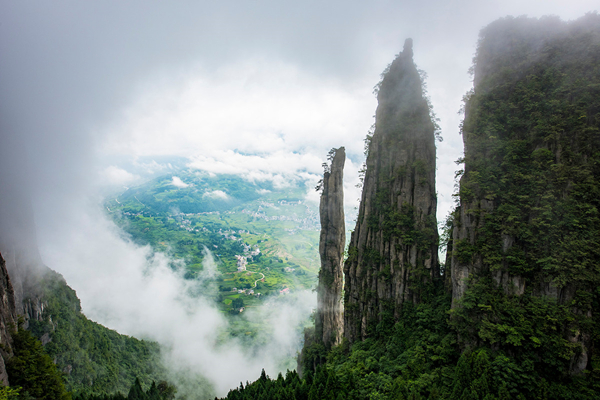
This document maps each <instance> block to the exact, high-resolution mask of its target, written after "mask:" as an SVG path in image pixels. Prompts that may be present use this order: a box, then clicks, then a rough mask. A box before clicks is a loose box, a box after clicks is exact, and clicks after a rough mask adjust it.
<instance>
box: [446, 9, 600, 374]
mask: <svg viewBox="0 0 600 400" xmlns="http://www.w3.org/2000/svg"><path fill="white" fill-rule="evenodd" d="M475 61H476V62H475V77H474V78H475V79H474V82H475V87H474V91H473V92H472V93H470V94H469V98H468V101H467V103H466V107H465V112H466V114H465V121H464V126H463V140H464V144H465V169H464V175H463V177H462V178H461V182H460V207H459V208H458V209H457V211H456V215H455V220H454V229H453V235H452V252H451V257H450V264H451V268H450V270H451V277H452V278H451V281H452V297H453V302H452V306H453V308H454V309H455V310H456V309H459V308H460V309H461V311H460V312H461V313H462V315H463V317H465V321H467V322H469V324H471V326H473V327H475V326H481V327H482V328H481V329H484V328H485V330H486V332H485V333H484V334H482V333H481V332H482V331H479V333H478V334H477V335H475V331H473V332H472V333H473V335H472V340H475V341H479V340H481V338H487V339H492V340H495V341H496V342H499V343H502V342H503V341H504V340H506V334H505V333H504V334H502V333H501V332H500V329H499V328H500V326H501V325H504V326H508V325H510V323H509V322H507V321H508V320H509V319H510V318H509V317H510V314H511V313H514V312H515V310H522V312H523V313H528V312H530V311H531V312H532V315H531V316H529V317H526V318H531V319H534V318H535V315H534V314H533V311H534V308H528V307H532V305H533V304H538V306H536V307H541V306H542V305H543V306H544V307H546V311H544V312H545V313H548V315H549V314H551V313H555V315H553V318H558V319H557V320H556V321H559V322H556V323H555V326H554V327H553V328H552V329H554V330H555V331H557V332H562V336H563V339H564V340H566V342H565V343H567V344H568V345H566V347H565V349H567V348H568V349H567V350H565V351H566V352H567V354H569V357H570V359H571V363H570V372H571V373H579V372H581V371H583V370H584V369H585V368H586V367H587V366H588V360H589V351H590V347H591V346H592V342H591V340H592V339H591V335H592V332H591V329H590V327H591V326H594V323H595V321H596V319H597V317H595V316H594V312H595V310H594V304H596V302H597V293H596V290H597V287H598V285H599V284H600V267H599V266H598V262H597V260H598V259H600V258H599V257H600V168H599V165H600V100H599V99H600V89H599V88H600V69H599V65H600V17H598V15H588V16H586V17H584V18H582V19H580V20H578V21H576V22H574V23H568V24H567V23H563V22H561V21H559V20H558V19H552V18H546V19H542V20H531V19H527V18H505V19H502V20H499V21H496V22H494V23H493V24H491V25H489V26H488V27H487V28H485V29H484V30H483V31H482V33H481V38H480V41H479V47H478V50H477V56H476V59H475ZM494 291H499V293H497V294H496V295H495V296H496V297H495V299H496V300H495V301H489V300H491V298H490V297H489V293H494ZM486 292H487V293H488V295H486V294H484V293H486ZM467 295H468V297H469V299H468V300H467V301H466V302H465V300H464V298H465V296H467ZM486 296H487V297H486ZM482 299H487V300H486V301H487V302H486V301H484V300H482ZM473 302H477V303H478V304H479V305H480V306H481V307H483V306H485V307H488V306H489V307H490V308H489V310H490V311H491V310H493V311H494V315H493V317H492V316H491V315H490V314H488V313H487V312H483V309H479V310H478V311H477V312H476V311H475V310H474V309H473V308H472V307H471V305H472V304H471V303H473ZM491 303H495V304H491ZM509 304H510V305H509ZM517 307H518V308H517ZM561 307H562V308H561ZM567 309H568V310H569V312H568V313H566V314H565V310H567ZM552 310H554V311H552ZM519 312H521V311H519ZM559 316H562V317H559ZM546 321H547V320H546ZM480 323H481V325H478V324H480ZM492 323H493V325H491V324H492ZM541 326H542V325H540V329H542V328H541ZM515 329H517V331H518V328H515ZM466 336H469V335H466ZM532 336H533V339H531V340H534V339H538V335H537V334H532ZM502 338H504V339H502ZM520 340H521V339H519V343H521V342H520ZM523 340H525V339H523ZM492 343H493V341H492ZM555 351H561V350H560V349H558V348H557V349H555Z"/></svg>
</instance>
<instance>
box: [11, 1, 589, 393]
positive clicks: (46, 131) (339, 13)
mask: <svg viewBox="0 0 600 400" xmlns="http://www.w3.org/2000/svg"><path fill="white" fill-rule="evenodd" d="M595 8H597V5H596V2H595V1H587V0H579V1H572V2H569V4H566V3H565V2H564V1H559V0H555V1H541V0H540V1H538V0H529V1H499V0H492V1H487V2H481V1H474V0H466V1H443V2H442V1H425V2H397V3H394V4H392V3H391V2H388V1H383V0H382V1H374V2H370V3H364V4H363V3H360V4H359V3H358V2H356V3H352V2H351V3H348V2H338V1H333V2H328V3H327V4H324V3H322V2H304V3H286V4H282V3H281V2H274V1H256V2H230V3H223V2H221V3H214V2H188V1H182V2H178V3H177V4H167V3H165V4H162V3H147V2H141V1H137V0H135V1H133V0H132V1H127V2H102V3H91V2H76V1H54V2H52V3H50V2H29V1H12V0H3V1H1V2H0V251H2V252H5V251H6V249H7V248H8V247H10V246H17V247H18V248H20V249H22V251H23V252H26V253H27V254H31V255H32V257H33V258H34V259H40V260H41V262H43V263H44V264H46V265H48V266H49V267H51V268H52V269H54V270H56V271H58V272H60V273H61V274H62V275H63V276H64V277H65V278H66V280H67V282H68V283H69V285H70V286H71V287H73V288H74V289H75V290H76V291H77V294H78V296H79V297H80V299H81V302H82V307H83V312H84V313H85V314H86V315H87V316H88V317H89V318H91V319H93V320H95V321H97V322H99V323H101V324H103V325H106V326H108V327H110V328H112V329H116V330H117V331H119V332H120V333H125V334H129V335H134V336H136V337H140V338H148V339H151V340H156V341H158V342H159V343H161V345H162V346H163V349H164V360H165V362H166V363H167V365H169V366H170V367H171V370H172V371H174V372H177V371H179V372H185V373H186V374H188V376H194V374H201V375H203V376H204V377H206V379H207V380H208V382H209V383H207V385H212V387H213V388H214V391H215V392H216V393H217V394H225V393H226V392H227V390H228V389H229V388H231V387H234V386H237V385H238V384H239V382H240V381H243V382H245V381H246V380H255V379H256V378H258V376H259V373H260V369H261V368H263V367H264V368H265V369H266V371H267V373H269V374H276V373H277V371H279V370H281V369H282V368H284V367H286V366H285V365H283V366H282V365H281V364H282V361H283V360H284V359H286V357H288V355H290V354H292V355H293V353H294V351H295V350H294V349H297V348H298V346H299V345H300V340H301V337H300V336H299V331H298V329H297V327H298V325H299V324H300V323H301V322H302V321H303V320H305V319H306V318H307V317H308V316H309V314H310V311H311V309H312V308H313V307H314V305H315V304H316V296H315V294H314V293H311V292H307V293H298V294H297V297H296V298H294V299H290V298H283V299H282V300H281V301H282V302H281V303H277V304H275V305H273V306H272V307H266V309H269V310H271V311H272V312H271V314H269V315H252V313H249V315H244V316H243V317H244V318H263V319H267V320H269V321H271V322H270V326H271V327H272V329H271V330H270V331H269V332H265V335H267V336H268V338H269V340H270V342H271V344H270V345H269V346H267V347H264V348H261V349H254V350H253V351H252V352H250V353H248V352H247V351H246V350H244V349H243V348H242V346H241V345H240V344H239V343H236V342H235V341H231V342H230V341H228V342H226V343H223V341H222V338H220V337H219V333H220V332H223V331H224V330H225V329H226V321H225V320H224V319H223V318H222V317H221V316H220V315H219V313H218V312H217V310H216V309H215V308H214V307H213V306H212V305H211V300H210V299H209V298H208V295H203V294H198V288H197V287H196V286H194V285H200V284H202V282H201V281H199V282H192V281H186V280H184V279H183V277H182V276H181V275H180V273H179V272H178V270H177V269H175V270H174V269H172V268H171V267H170V265H177V264H178V263H182V262H183V261H181V260H172V259H169V258H168V256H167V255H165V254H162V253H154V252H152V250H151V249H150V248H148V247H141V246H138V245H135V244H134V243H132V242H131V241H130V240H129V239H128V238H127V237H126V236H124V235H123V233H122V232H121V231H120V230H119V229H118V228H117V227H116V226H115V225H114V224H113V223H112V222H111V221H110V220H109V219H108V218H107V216H106V214H105V212H104V210H103V209H102V206H101V204H102V200H103V198H104V197H105V196H106V195H107V194H108V193H112V192H113V191H115V190H118V188H120V187H122V186H131V185H135V184H136V183H141V182H143V181H144V180H145V179H148V178H149V177H153V176H159V175H161V174H164V173H166V172H171V171H173V170H174V167H173V165H170V164H168V163H164V162H161V161H160V160H161V157H165V156H173V157H179V158H180V159H181V160H182V161H181V163H182V165H181V166H180V167H179V168H190V169H196V170H199V171H205V172H208V173H232V174H237V175H240V176H242V177H244V178H245V179H248V180H270V181H272V182H274V184H280V185H284V184H285V182H287V181H289V180H290V179H301V180H306V181H309V182H310V181H311V180H313V181H315V182H316V180H318V178H319V175H320V174H321V173H322V170H321V163H322V162H323V161H324V160H325V156H326V154H327V152H328V150H329V149H330V148H332V147H336V148H337V147H339V146H345V148H346V151H347V157H348V158H347V161H346V168H345V171H344V172H345V173H344V175H345V177H346V182H345V190H346V195H345V199H346V202H347V204H346V208H347V210H353V209H354V207H356V205H357V204H358V198H359V196H360V191H359V189H358V188H356V187H355V185H356V183H358V170H359V168H360V165H361V164H362V161H363V159H364V155H363V139H364V137H365V135H366V134H367V132H368V130H369V127H370V126H371V124H372V123H373V122H374V120H373V114H374V112H375V107H376V101H375V96H374V95H373V94H372V89H373V86H374V85H375V84H376V83H377V81H378V80H379V74H380V73H381V71H383V70H384V68H385V67H386V65H387V64H388V63H389V62H391V61H392V60H393V58H394V55H395V54H397V53H398V52H399V51H400V50H401V49H402V44H403V43H404V40H405V38H407V37H412V38H413V41H414V53H415V62H416V64H417V66H418V67H419V68H421V69H423V70H425V71H426V72H427V74H428V79H427V84H428V91H429V95H430V98H431V102H432V104H433V107H434V111H435V112H436V114H437V116H438V117H439V118H440V120H441V121H440V126H441V128H442V136H443V137H444V141H443V142H441V143H438V144H437V151H438V153H437V154H438V171H437V188H438V221H440V222H441V221H443V219H444V218H445V217H446V215H447V214H448V212H449V211H450V210H451V208H452V207H453V199H452V193H453V191H454V184H455V180H454V172H455V170H456V169H457V166H456V164H455V163H454V161H455V160H456V159H457V158H459V157H460V156H461V155H462V149H463V147H462V138H461V137H460V135H459V124H460V119H461V116H460V115H459V114H458V111H459V109H460V107H461V99H462V96H463V95H464V94H465V93H466V92H467V91H468V90H469V89H470V88H471V86H472V82H471V79H472V78H471V76H469V74H468V72H467V71H468V69H469V67H470V66H471V58H472V56H473V54H474V51H475V46H476V43H477V35H478V31H479V29H480V28H481V27H483V26H485V25H486V24H488V23H489V22H491V21H493V20H495V19H497V18H499V17H503V16H505V15H515V16H517V15H523V14H527V15H529V16H532V17H540V16H543V15H548V14H553V15H558V16H560V17H561V18H562V19H565V20H569V19H574V18H577V17H579V16H581V15H583V14H584V13H585V12H588V11H592V10H594V9H595ZM148 160H157V161H148ZM123 163H128V165H130V166H131V165H134V166H135V168H129V169H128V168H124V167H123V165H122V164H123ZM174 184H178V182H176V181H175V180H174ZM307 198H308V199H309V200H312V201H317V196H316V195H315V193H314V192H310V193H307ZM349 228H351V227H349ZM205 260H206V265H205V271H210V270H211V268H212V267H211V261H210V260H211V257H210V255H209V254H207V256H206V257H205ZM273 301H278V300H273ZM174 377H175V375H174ZM174 379H175V378H174ZM178 379H179V378H178ZM182 379H183V378H182ZM186 382H188V383H189V381H186Z"/></svg>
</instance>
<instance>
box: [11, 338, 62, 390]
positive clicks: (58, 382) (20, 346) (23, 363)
mask: <svg viewBox="0 0 600 400" xmlns="http://www.w3.org/2000/svg"><path fill="white" fill-rule="evenodd" d="M12 339H13V349H14V356H13V357H11V358H10V359H9V360H8V361H7V362H6V372H7V373H8V376H9V379H10V384H11V385H12V386H13V390H10V389H4V388H3V390H2V392H0V395H1V396H6V397H5V398H7V399H10V398H18V399H40V400H70V399H71V394H70V393H68V392H67V390H66V389H65V384H64V382H63V379H62V376H61V374H60V372H59V371H58V369H57V368H56V365H54V363H53V362H52V358H50V356H49V355H48V354H47V353H46V351H45V350H44V347H43V346H42V343H41V342H40V341H39V340H37V339H36V338H35V337H34V336H33V335H32V334H31V333H30V332H29V331H27V330H25V329H22V328H19V329H18V331H17V332H15V333H14V334H13V335H12ZM15 392H16V393H15ZM15 395H18V397H16V396H15ZM11 396H12V397H11ZM0 398H1V397H0Z"/></svg>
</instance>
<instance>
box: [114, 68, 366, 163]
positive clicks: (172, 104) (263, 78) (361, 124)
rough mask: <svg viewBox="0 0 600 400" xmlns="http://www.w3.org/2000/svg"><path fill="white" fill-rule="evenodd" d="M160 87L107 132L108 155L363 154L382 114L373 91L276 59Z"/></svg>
mask: <svg viewBox="0 0 600 400" xmlns="http://www.w3.org/2000/svg"><path fill="white" fill-rule="evenodd" d="M155 82H156V81H153V83H152V84H148V85H147V86H145V87H144V89H143V90H142V93H141V95H140V96H139V98H137V99H136V100H135V101H134V102H133V103H132V104H131V105H130V106H129V108H128V109H127V110H126V111H125V112H124V113H123V115H122V118H121V119H119V120H115V121H113V124H112V125H111V126H109V127H107V132H110V133H109V140H108V142H107V144H106V147H105V151H106V152H108V153H119V154H135V155H156V154H180V155H185V156H194V155H201V156H208V157H210V156H211V155H213V153H215V152H219V151H229V150H233V149H235V150H237V151H238V152H240V153H244V154H272V153H276V152H288V153H292V152H300V153H306V152H309V151H310V150H315V149H316V150H317V151H318V152H321V151H322V149H324V151H325V153H326V152H327V150H329V148H331V147H338V146H341V145H344V144H345V145H346V146H349V148H347V150H348V151H354V152H357V151H358V152H360V151H362V138H363V137H364V135H365V134H366V132H367V130H368V128H369V126H370V125H371V123H372V118H371V116H372V114H373V110H374V109H375V99H374V97H373V95H372V93H371V88H370V87H369V86H367V87H364V86H360V85H348V84H347V82H345V83H344V84H343V85H342V84H341V83H340V82H337V81H335V80H333V79H331V78H329V79H326V78H322V77H317V76H314V75H311V74H308V73H306V72H304V71H300V70H299V69H298V68H297V67H296V66H293V65H291V64H286V63H282V62H280V61H277V60H267V59H257V58H250V59H246V60H238V62H236V63H235V64H230V65H226V66H223V67H221V68H220V69H218V70H217V71H216V72H208V71H206V70H203V69H201V68H195V69H191V70H190V71H189V72H188V73H186V74H185V75H183V76H181V75H180V76H179V77H178V78H177V79H176V80H175V81H174V80H173V79H164V80H159V82H161V83H159V84H157V83H155ZM355 147H356V148H355Z"/></svg>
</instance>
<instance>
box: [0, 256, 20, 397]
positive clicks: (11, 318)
mask: <svg viewBox="0 0 600 400" xmlns="http://www.w3.org/2000/svg"><path fill="white" fill-rule="evenodd" d="M16 328H17V310H16V306H15V293H14V290H13V287H12V284H11V282H10V278H9V277H8V271H7V270H6V262H5V261H4V258H2V254H0V345H1V347H0V382H2V384H4V385H5V386H8V384H9V382H8V374H7V373H6V366H5V361H6V360H7V359H8V358H10V357H11V356H12V353H13V352H12V339H11V332H12V331H13V330H14V329H16Z"/></svg>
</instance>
